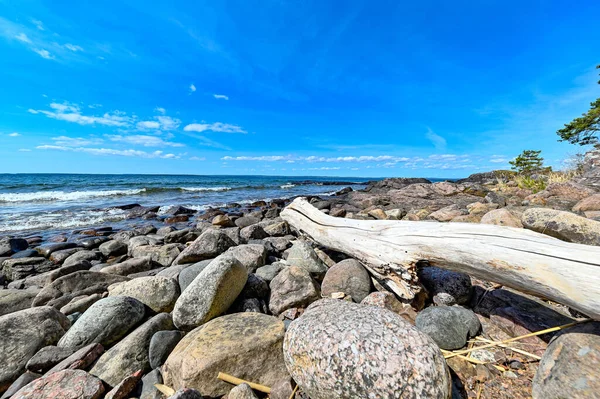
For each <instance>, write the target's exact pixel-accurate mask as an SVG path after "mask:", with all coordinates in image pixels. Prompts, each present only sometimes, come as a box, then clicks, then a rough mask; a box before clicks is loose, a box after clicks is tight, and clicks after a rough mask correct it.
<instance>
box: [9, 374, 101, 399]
mask: <svg viewBox="0 0 600 399" xmlns="http://www.w3.org/2000/svg"><path fill="white" fill-rule="evenodd" d="M103 393H104V386H103V385H102V381H100V380H99V379H98V378H96V377H94V376H92V375H90V374H88V373H86V372H85V371H83V370H63V371H59V372H57V373H53V374H49V375H46V376H44V377H42V378H39V379H37V380H35V381H32V382H30V383H29V384H27V385H25V386H24V387H23V388H21V389H20V390H19V391H18V392H17V393H16V394H14V395H13V396H12V399H48V398H57V399H58V398H60V399H98V398H101V397H102V394H103Z"/></svg>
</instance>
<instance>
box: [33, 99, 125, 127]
mask: <svg viewBox="0 0 600 399" xmlns="http://www.w3.org/2000/svg"><path fill="white" fill-rule="evenodd" d="M50 108H52V109H53V110H54V111H45V110H35V109H29V110H28V111H29V112H30V113H32V114H40V113H41V114H44V115H46V116H47V117H48V118H52V119H58V120H62V121H67V122H74V123H77V124H79V125H94V124H98V125H105V126H119V127H121V126H128V125H130V124H131V122H132V118H129V117H127V116H124V114H123V113H122V112H119V111H113V112H112V113H109V112H107V113H105V114H104V115H102V116H87V115H83V114H82V113H81V110H80V108H79V107H78V106H76V105H73V104H69V103H63V104H59V103H52V104H50Z"/></svg>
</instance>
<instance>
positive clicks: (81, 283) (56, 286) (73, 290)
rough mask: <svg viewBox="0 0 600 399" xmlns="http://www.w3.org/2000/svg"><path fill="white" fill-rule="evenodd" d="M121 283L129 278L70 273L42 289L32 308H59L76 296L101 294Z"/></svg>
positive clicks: (81, 272) (92, 273) (94, 273)
mask: <svg viewBox="0 0 600 399" xmlns="http://www.w3.org/2000/svg"><path fill="white" fill-rule="evenodd" d="M122 281H129V278H128V277H123V276H114V275H110V274H105V273H97V272H90V271H80V272H75V273H71V274H68V275H66V276H63V277H60V278H58V279H56V280H55V281H53V282H52V283H50V285H48V286H46V287H44V288H43V289H42V290H41V291H40V293H39V294H37V296H36V297H35V299H34V300H33V306H42V305H46V304H51V305H56V307H58V308H61V307H63V306H64V305H66V304H67V303H69V302H70V301H71V299H73V298H75V297H77V296H81V295H91V294H97V293H102V292H104V291H106V290H107V288H108V286H109V285H111V284H114V283H120V282H122Z"/></svg>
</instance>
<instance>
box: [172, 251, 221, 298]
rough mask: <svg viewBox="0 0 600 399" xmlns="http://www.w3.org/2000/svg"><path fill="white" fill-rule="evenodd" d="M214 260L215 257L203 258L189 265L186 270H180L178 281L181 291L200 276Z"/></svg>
mask: <svg viewBox="0 0 600 399" xmlns="http://www.w3.org/2000/svg"><path fill="white" fill-rule="evenodd" d="M212 261H213V259H207V260H201V261H200V262H197V263H194V264H192V265H191V266H190V265H188V266H187V267H186V268H185V269H184V270H182V271H181V272H179V277H178V281H179V288H180V290H181V292H183V291H185V289H186V288H187V287H188V286H189V285H190V284H191V283H192V281H194V279H195V278H196V277H198V275H199V274H200V272H201V271H202V270H204V269H205V268H206V266H208V265H209V264H210V262H212Z"/></svg>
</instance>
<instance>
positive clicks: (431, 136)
mask: <svg viewBox="0 0 600 399" xmlns="http://www.w3.org/2000/svg"><path fill="white" fill-rule="evenodd" d="M425 137H427V140H429V141H431V143H433V146H434V147H435V148H436V149H437V150H444V149H446V139H445V138H443V137H442V136H440V135H439V134H436V133H435V132H434V131H433V130H431V129H430V128H427V133H425Z"/></svg>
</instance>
